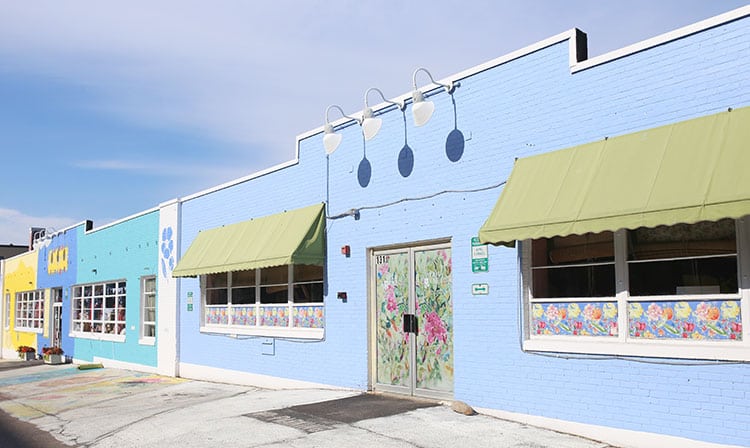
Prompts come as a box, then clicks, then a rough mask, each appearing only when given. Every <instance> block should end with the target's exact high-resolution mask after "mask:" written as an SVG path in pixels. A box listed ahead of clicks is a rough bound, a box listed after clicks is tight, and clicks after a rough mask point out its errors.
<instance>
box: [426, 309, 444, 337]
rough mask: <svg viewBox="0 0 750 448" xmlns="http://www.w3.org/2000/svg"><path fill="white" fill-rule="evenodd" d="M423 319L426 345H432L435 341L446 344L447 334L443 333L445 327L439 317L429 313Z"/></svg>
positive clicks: (431, 312) (434, 313) (432, 312)
mask: <svg viewBox="0 0 750 448" xmlns="http://www.w3.org/2000/svg"><path fill="white" fill-rule="evenodd" d="M424 317H425V324H424V330H425V333H427V343H428V344H432V343H433V342H435V341H442V342H446V340H447V337H448V333H447V332H446V331H445V325H444V324H443V321H442V320H440V316H438V315H437V313H436V312H434V311H430V312H429V313H427V314H425V315H424Z"/></svg>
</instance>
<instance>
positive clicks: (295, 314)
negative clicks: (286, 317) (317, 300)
mask: <svg viewBox="0 0 750 448" xmlns="http://www.w3.org/2000/svg"><path fill="white" fill-rule="evenodd" d="M292 325H293V326H295V327H301V328H323V327H324V325H325V315H324V314H323V306H295V307H294V308H292Z"/></svg>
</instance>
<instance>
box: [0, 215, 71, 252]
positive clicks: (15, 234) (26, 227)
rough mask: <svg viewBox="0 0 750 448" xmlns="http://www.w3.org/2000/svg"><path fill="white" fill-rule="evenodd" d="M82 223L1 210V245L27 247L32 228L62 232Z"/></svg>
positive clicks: (58, 217)
mask: <svg viewBox="0 0 750 448" xmlns="http://www.w3.org/2000/svg"><path fill="white" fill-rule="evenodd" d="M80 221H81V220H80V219H73V218H68V217H62V216H31V215H27V214H24V213H22V212H20V211H18V210H13V209H8V208H0V244H16V245H26V244H28V243H29V238H30V229H31V228H32V227H43V228H46V229H49V230H61V229H64V228H66V227H68V226H71V225H73V224H75V223H77V222H80Z"/></svg>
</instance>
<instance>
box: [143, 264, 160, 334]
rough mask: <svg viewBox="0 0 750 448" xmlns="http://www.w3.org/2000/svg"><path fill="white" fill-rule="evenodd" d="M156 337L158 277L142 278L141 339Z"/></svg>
mask: <svg viewBox="0 0 750 448" xmlns="http://www.w3.org/2000/svg"><path fill="white" fill-rule="evenodd" d="M155 337H156V277H155V276H148V277H142V278H141V339H144V340H153V339H154V338H155Z"/></svg>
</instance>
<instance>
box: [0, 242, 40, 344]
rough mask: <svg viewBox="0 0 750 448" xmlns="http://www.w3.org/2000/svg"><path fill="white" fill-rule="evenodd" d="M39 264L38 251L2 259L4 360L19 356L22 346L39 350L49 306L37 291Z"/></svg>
mask: <svg viewBox="0 0 750 448" xmlns="http://www.w3.org/2000/svg"><path fill="white" fill-rule="evenodd" d="M37 262H38V252H36V251H32V252H28V253H25V254H21V255H17V256H15V257H13V258H10V259H6V260H3V264H4V269H3V271H4V272H3V282H2V285H3V303H2V305H3V306H2V309H3V314H2V331H3V337H2V357H3V358H13V357H16V356H18V355H17V353H16V349H17V348H18V347H19V346H21V345H28V346H31V347H34V348H35V349H37V352H38V351H39V347H37V335H38V334H41V333H43V332H45V327H46V326H45V322H46V319H45V313H46V312H47V309H48V308H49V307H48V306H47V305H48V303H46V302H47V300H48V299H47V298H46V294H44V291H41V290H37V282H36V278H37V276H36V270H37V265H38V264H37Z"/></svg>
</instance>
